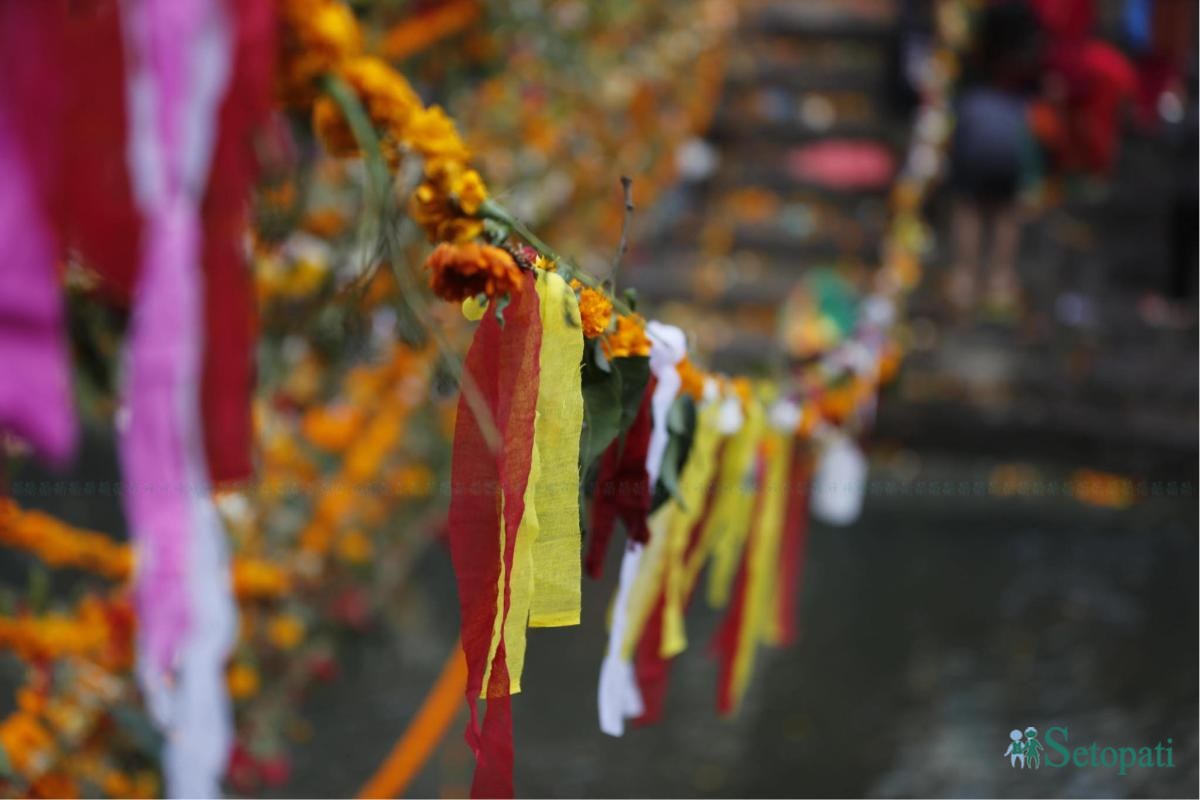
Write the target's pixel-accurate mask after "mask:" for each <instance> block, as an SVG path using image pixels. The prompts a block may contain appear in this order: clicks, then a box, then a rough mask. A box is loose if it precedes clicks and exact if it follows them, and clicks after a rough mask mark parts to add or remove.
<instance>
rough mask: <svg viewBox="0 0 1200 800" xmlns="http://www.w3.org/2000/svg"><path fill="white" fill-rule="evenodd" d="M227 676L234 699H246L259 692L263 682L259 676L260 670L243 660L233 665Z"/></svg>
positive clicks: (230, 692)
mask: <svg viewBox="0 0 1200 800" xmlns="http://www.w3.org/2000/svg"><path fill="white" fill-rule="evenodd" d="M225 677H226V682H227V683H228V684H229V694H230V696H231V697H233V699H234V700H245V699H246V698H247V697H253V696H254V695H256V694H258V689H259V687H260V686H261V683H262V682H261V681H260V680H259V677H258V670H256V669H255V668H254V667H252V666H250V665H249V664H246V663H244V662H241V661H239V662H237V663H236V664H234V665H233V666H231V667H230V668H229V673H228V674H227V675H226V676H225Z"/></svg>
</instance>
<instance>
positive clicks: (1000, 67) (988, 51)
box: [948, 0, 1039, 312]
mask: <svg viewBox="0 0 1200 800" xmlns="http://www.w3.org/2000/svg"><path fill="white" fill-rule="evenodd" d="M1038 50H1039V42H1038V36H1037V25H1036V20H1035V18H1034V16H1033V14H1032V12H1031V10H1030V8H1029V6H1028V5H1027V4H1026V3H1024V2H1019V1H1017V0H1006V1H1004V2H993V3H991V4H989V5H987V6H986V7H985V8H984V9H983V12H982V14H981V15H980V19H979V27H978V33H977V35H976V40H975V45H974V49H973V52H972V53H971V54H970V55H969V57H968V59H967V62H966V64H965V70H964V76H963V85H962V88H961V89H960V91H959V94H958V99H957V101H956V104H955V128H954V139H953V142H952V144H951V149H950V183H951V188H952V190H953V193H954V206H953V212H952V216H953V218H952V228H953V251H954V265H953V267H952V271H951V274H950V279H949V284H948V294H949V299H950V302H951V305H952V306H954V307H955V308H956V309H958V310H959V311H960V312H961V311H966V310H968V309H970V308H971V307H973V306H974V304H975V301H976V283H977V281H978V280H979V273H980V271H981V270H985V271H986V277H987V280H986V283H987V300H988V303H989V304H990V305H992V306H995V307H997V308H998V309H1001V310H1011V308H1012V307H1014V306H1015V304H1016V301H1017V296H1018V290H1019V281H1018V278H1017V269H1016V260H1017V253H1018V248H1019V245H1020V232H1021V223H1020V212H1019V209H1018V206H1017V196H1018V192H1019V190H1020V189H1021V186H1022V183H1023V180H1024V179H1026V178H1028V177H1029V170H1030V167H1031V164H1032V161H1031V155H1032V152H1033V150H1032V139H1031V134H1030V129H1029V124H1028V121H1027V115H1028V98H1029V94H1030V92H1031V89H1032V87H1033V86H1034V85H1035V82H1036V77H1037V65H1038ZM985 238H986V239H987V240H988V241H989V248H988V251H987V253H986V254H985V252H984V241H985Z"/></svg>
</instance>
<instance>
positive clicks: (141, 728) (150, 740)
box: [109, 705, 163, 758]
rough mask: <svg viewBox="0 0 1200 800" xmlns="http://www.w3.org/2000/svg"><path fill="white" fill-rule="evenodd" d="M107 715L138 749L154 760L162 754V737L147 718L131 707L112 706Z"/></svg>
mask: <svg viewBox="0 0 1200 800" xmlns="http://www.w3.org/2000/svg"><path fill="white" fill-rule="evenodd" d="M109 713H110V714H111V715H112V718H113V721H114V722H116V723H117V727H118V728H120V729H121V730H122V731H124V732H125V734H126V735H127V736H128V737H129V738H130V740H132V741H133V743H134V744H135V745H136V746H137V747H138V748H139V749H141V750H142V751H144V752H146V753H147V754H149V755H151V756H153V757H155V758H157V757H158V755H159V753H160V752H162V746H163V735H162V734H161V733H159V731H158V728H156V727H154V724H153V723H151V722H150V718H149V717H147V716H146V715H145V714H143V713H140V712H138V711H136V710H134V709H133V708H132V707H131V706H124V705H115V706H113V707H112V708H111V709H109Z"/></svg>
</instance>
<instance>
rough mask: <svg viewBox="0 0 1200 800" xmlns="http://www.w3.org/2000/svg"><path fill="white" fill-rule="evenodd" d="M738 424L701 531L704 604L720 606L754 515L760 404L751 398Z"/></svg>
mask: <svg viewBox="0 0 1200 800" xmlns="http://www.w3.org/2000/svg"><path fill="white" fill-rule="evenodd" d="M744 414H745V417H744V421H743V422H742V425H741V427H740V428H739V430H738V431H737V433H736V434H734V435H733V436H732V437H731V438H730V439H729V442H728V443H727V444H726V446H725V452H724V458H723V460H722V463H721V470H720V474H719V477H718V478H717V480H718V488H717V500H716V502H715V503H714V505H713V510H712V513H711V514H710V515H709V517H708V522H707V524H706V525H705V527H704V530H703V531H702V532H701V545H700V546H701V548H702V552H705V551H709V552H711V553H712V566H711V567H710V568H709V572H708V604H709V606H711V607H713V608H721V607H724V606H725V604H726V603H727V602H728V601H729V594H730V587H731V585H732V583H733V579H734V575H735V574H736V571H737V569H738V565H739V564H740V563H741V560H742V549H743V546H744V544H745V541H746V537H747V535H748V532H749V530H750V525H751V522H752V520H753V519H754V518H755V510H754V509H755V497H756V493H757V488H756V487H757V484H758V480H757V478H756V475H757V473H756V469H757V465H758V454H759V446H760V444H761V441H762V431H763V426H764V424H765V414H764V411H763V408H762V404H761V403H760V402H759V401H758V400H757V399H756V398H751V399H750V402H749V403H747V404H746V408H745V409H744Z"/></svg>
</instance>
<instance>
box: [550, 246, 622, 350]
mask: <svg viewBox="0 0 1200 800" xmlns="http://www.w3.org/2000/svg"><path fill="white" fill-rule="evenodd" d="M539 258H540V256H539ZM535 266H536V265H535ZM571 288H572V289H575V290H577V291H578V292H579V318H580V319H581V320H582V321H583V335H584V336H586V337H587V338H589V339H595V338H596V337H598V336H603V335H604V332H605V331H607V330H608V325H609V323H610V322H612V312H613V305H612V301H611V300H609V299H608V298H607V297H605V295H604V292H598V291H596V290H595V289H592V288H591V287H588V286H584V285H583V284H581V283H580V282H579V281H577V280H572V281H571Z"/></svg>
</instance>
